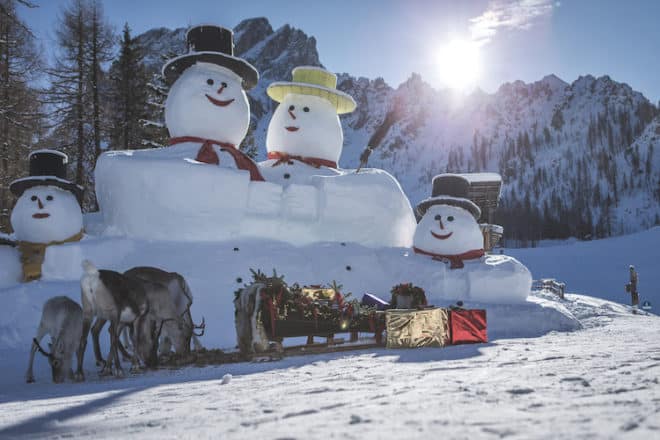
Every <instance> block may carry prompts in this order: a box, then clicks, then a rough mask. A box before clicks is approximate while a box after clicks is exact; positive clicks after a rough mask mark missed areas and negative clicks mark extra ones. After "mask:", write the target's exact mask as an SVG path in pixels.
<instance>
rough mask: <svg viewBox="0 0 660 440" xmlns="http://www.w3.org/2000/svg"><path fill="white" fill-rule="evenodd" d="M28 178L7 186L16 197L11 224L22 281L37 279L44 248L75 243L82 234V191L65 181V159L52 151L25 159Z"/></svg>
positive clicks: (65, 157) (38, 152) (43, 151)
mask: <svg viewBox="0 0 660 440" xmlns="http://www.w3.org/2000/svg"><path fill="white" fill-rule="evenodd" d="M28 160H29V163H30V176H29V177H25V178H22V179H18V180H15V181H13V182H12V183H11V185H10V186H9V188H10V190H11V191H12V193H13V194H14V195H15V196H16V197H18V200H17V201H16V205H15V206H14V209H13V210H12V213H11V225H12V228H13V229H14V234H15V236H16V240H17V242H18V249H19V251H20V254H21V257H20V259H21V263H22V268H23V280H24V281H31V280H35V279H39V278H40V277H41V265H42V263H43V261H44V257H45V252H46V247H47V246H51V245H56V244H62V243H67V242H73V241H78V240H80V239H81V238H82V234H83V231H82V229H83V220H82V212H81V209H80V200H81V198H82V188H81V187H80V186H78V185H76V184H74V183H72V182H70V181H68V180H67V179H66V165H67V161H68V158H67V156H66V155H65V154H64V153H61V152H59V151H54V150H39V151H35V152H32V153H31V154H30V156H29V159H28Z"/></svg>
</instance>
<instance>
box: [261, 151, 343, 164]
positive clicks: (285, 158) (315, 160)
mask: <svg viewBox="0 0 660 440" xmlns="http://www.w3.org/2000/svg"><path fill="white" fill-rule="evenodd" d="M268 159H277V162H275V163H274V164H273V166H274V167H276V166H278V165H282V164H283V163H287V162H289V161H290V160H297V161H298V162H302V163H306V164H307V165H310V166H313V167H314V168H321V167H322V166H324V167H328V168H337V162H333V161H331V160H327V159H321V158H319V157H304V156H292V155H290V154H287V153H282V152H280V151H269V152H268Z"/></svg>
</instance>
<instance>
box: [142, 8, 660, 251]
mask: <svg viewBox="0 0 660 440" xmlns="http://www.w3.org/2000/svg"><path fill="white" fill-rule="evenodd" d="M234 31H235V35H234V37H235V45H236V53H237V54H238V55H240V56H242V57H244V58H246V59H247V60H249V61H250V62H251V63H252V64H254V65H255V67H256V68H257V69H258V70H259V72H260V75H261V79H260V81H259V85H258V86H257V87H256V88H255V89H253V90H252V91H251V92H250V97H251V109H252V114H253V127H252V130H251V133H250V135H249V136H248V138H247V139H246V142H245V145H244V146H243V148H245V149H248V150H252V151H256V154H257V159H263V157H264V156H265V147H264V146H265V136H266V129H267V127H268V122H269V120H270V116H271V114H272V111H273V110H274V107H275V105H274V104H275V103H274V102H272V101H271V100H270V98H268V96H267V95H266V93H265V89H266V87H267V86H268V84H270V83H271V82H273V81H280V80H290V72H291V69H292V68H293V67H295V66H298V65H318V66H321V65H322V63H321V59H320V57H319V53H318V51H317V49H316V40H315V39H314V37H310V36H308V35H306V34H305V33H304V32H303V31H301V30H299V29H295V28H292V27H291V26H289V25H284V26H282V27H281V28H279V29H277V30H273V28H272V27H271V25H270V24H269V22H268V20H267V19H265V18H254V19H249V20H244V21H242V22H241V23H239V24H238V25H237V26H236V27H235V28H234ZM184 36H185V29H183V28H181V29H176V30H173V31H171V30H167V29H164V28H159V29H153V30H150V31H148V32H146V33H144V34H142V35H141V36H140V37H139V40H140V42H141V43H142V45H143V46H144V48H145V54H146V58H145V59H146V62H147V64H148V65H149V66H150V67H151V68H152V69H153V70H154V71H156V70H157V69H160V67H161V65H162V57H163V56H164V55H166V54H167V53H172V52H173V53H182V52H184V50H185V44H184ZM338 82H339V84H338V88H339V89H341V90H343V91H345V92H347V93H349V94H351V95H352V96H353V97H354V98H355V100H356V101H357V103H358V108H357V110H356V111H355V112H353V113H351V114H349V115H346V116H344V117H343V119H342V122H343V126H344V133H345V146H344V153H343V156H342V160H341V165H342V166H343V167H347V168H348V167H356V166H357V164H358V162H359V155H360V153H361V152H362V150H363V148H364V147H365V146H366V143H367V142H368V139H369V137H370V136H371V134H372V133H373V132H374V131H375V129H376V128H377V127H378V126H379V125H380V124H381V123H382V121H383V119H384V117H385V114H386V113H387V111H388V110H389V109H390V108H392V106H393V103H394V102H395V100H396V101H397V102H399V105H401V106H402V109H403V112H402V114H403V116H402V117H401V118H400V119H399V120H398V121H397V123H395V124H394V125H393V126H392V128H391V129H390V131H389V133H388V134H387V136H386V137H385V139H384V140H383V142H382V144H381V145H380V146H379V147H378V148H377V149H376V150H375V152H374V153H373V154H372V155H371V158H370V162H369V165H370V166H372V167H378V168H383V169H385V170H387V171H389V172H391V173H392V174H394V175H395V176H396V177H397V178H398V179H399V181H400V182H401V184H402V186H403V188H404V190H405V191H406V193H407V194H408V196H409V197H410V199H411V202H412V203H416V202H418V201H419V200H421V199H423V198H425V197H427V196H428V195H429V194H430V191H431V185H430V182H431V179H432V177H433V176H434V175H436V174H439V173H442V172H447V171H449V172H454V171H455V172H458V171H460V172H474V171H495V172H499V173H500V174H502V176H503V177H504V182H505V184H504V189H503V198H502V203H501V208H500V210H499V211H498V217H499V218H498V221H499V222H500V223H501V224H503V225H504V226H505V231H506V234H507V238H508V239H509V243H508V244H509V245H511V244H515V243H522V244H525V243H529V242H531V243H532V244H533V243H534V242H535V241H536V240H538V239H540V238H562V237H568V236H577V237H579V238H589V237H592V236H593V237H603V236H608V235H619V234H625V233H629V232H633V231H638V230H643V229H647V228H649V227H651V226H652V225H655V224H660V152H657V151H656V150H660V110H659V109H658V107H657V106H655V105H654V104H653V103H651V102H649V100H648V99H646V98H645V97H644V96H643V95H642V94H641V93H639V92H636V91H634V90H632V89H631V88H630V86H628V85H627V84H625V83H618V82H616V81H613V80H612V79H611V78H609V77H608V76H603V77H600V78H594V77H593V76H591V75H586V76H581V77H579V78H578V79H577V80H575V81H574V82H573V83H571V84H569V83H566V82H564V81H563V80H561V79H559V78H558V77H556V76H555V75H548V76H546V77H545V78H543V79H541V80H540V81H537V82H534V83H530V84H527V83H524V82H522V81H515V82H513V83H506V84H504V85H502V86H501V87H500V88H499V90H497V92H495V93H492V94H488V93H484V92H482V91H475V92H474V93H472V94H471V95H469V96H459V95H457V94H455V93H453V92H451V91H448V90H436V89H434V88H432V87H431V86H430V85H429V84H427V83H426V82H424V80H423V79H422V77H421V76H420V75H418V74H414V73H413V74H412V75H411V77H410V78H409V79H408V80H407V81H406V82H404V83H403V84H401V85H399V86H398V87H397V88H393V87H392V86H390V85H388V84H387V83H385V81H384V80H383V79H382V78H376V79H367V78H356V77H353V76H351V75H350V74H346V73H342V74H339V81H338ZM514 240H515V241H514Z"/></svg>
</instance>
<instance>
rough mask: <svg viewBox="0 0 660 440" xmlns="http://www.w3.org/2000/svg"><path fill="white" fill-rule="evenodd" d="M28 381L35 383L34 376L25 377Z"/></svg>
mask: <svg viewBox="0 0 660 440" xmlns="http://www.w3.org/2000/svg"><path fill="white" fill-rule="evenodd" d="M25 382H26V383H34V376H27V377H26V378H25Z"/></svg>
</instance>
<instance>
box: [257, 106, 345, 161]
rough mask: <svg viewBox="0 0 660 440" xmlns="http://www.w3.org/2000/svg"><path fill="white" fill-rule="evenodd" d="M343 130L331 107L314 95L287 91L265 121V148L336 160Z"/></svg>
mask: <svg viewBox="0 0 660 440" xmlns="http://www.w3.org/2000/svg"><path fill="white" fill-rule="evenodd" d="M343 142H344V134H343V132H342V129H341V123H340V122H339V117H338V116H337V112H336V111H335V108H334V107H333V106H332V104H330V102H329V101H327V100H325V99H323V98H319V97H316V96H308V95H298V94H294V93H290V94H288V95H287V96H286V97H285V98H284V101H282V102H281V103H280V105H279V106H278V107H277V108H276V109H275V113H274V114H273V118H272V119H271V120H270V124H269V125H268V133H267V135H266V149H267V150H268V151H281V152H283V153H288V154H290V155H295V156H305V157H317V158H320V159H326V160H331V161H333V162H338V161H339V156H341V150H342V146H343V145H342V144H343Z"/></svg>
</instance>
